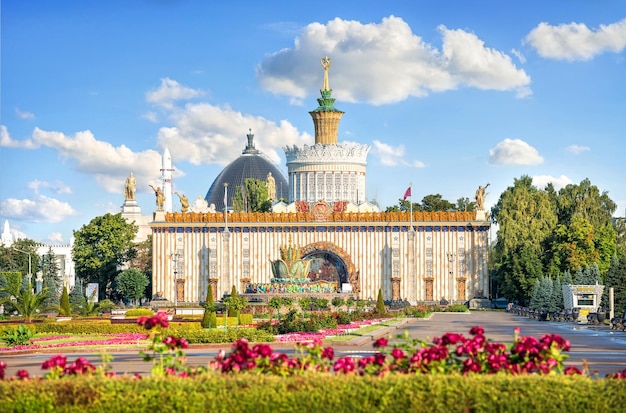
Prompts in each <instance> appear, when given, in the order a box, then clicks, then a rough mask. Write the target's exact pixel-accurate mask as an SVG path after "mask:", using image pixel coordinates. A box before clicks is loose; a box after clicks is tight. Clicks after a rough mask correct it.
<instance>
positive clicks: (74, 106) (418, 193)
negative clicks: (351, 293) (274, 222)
mask: <svg viewBox="0 0 626 413" xmlns="http://www.w3.org/2000/svg"><path fill="white" fill-rule="evenodd" d="M504 5H506V6H504ZM0 7H1V9H0V11H1V13H2V14H1V23H2V26H1V36H2V39H1V40H2V44H1V47H2V49H1V53H2V55H1V58H2V62H1V88H2V89H1V99H2V101H1V112H0V114H1V124H0V165H1V169H0V170H1V171H2V174H1V176H0V220H1V222H2V223H3V222H4V220H5V219H8V220H9V222H10V224H11V227H12V228H13V229H14V230H15V231H16V232H18V233H19V234H20V235H21V236H25V237H28V238H32V239H34V240H37V241H40V242H44V243H67V242H69V239H70V236H71V235H72V231H73V230H78V229H80V227H81V226H82V225H84V224H86V223H88V222H89V221H90V220H91V219H92V218H94V217H96V216H98V215H102V214H104V213H106V212H112V213H117V212H119V211H120V206H121V205H122V203H123V202H124V196H123V182H124V179H125V178H126V177H127V176H128V174H129V173H130V172H133V173H134V175H135V176H136V177H137V181H138V185H137V186H138V194H137V199H138V201H139V203H140V205H141V207H142V210H143V212H144V213H146V214H149V213H151V211H152V210H153V209H154V194H153V193H152V190H151V189H150V188H149V187H148V184H157V183H159V177H160V172H159V168H160V166H161V160H160V155H161V153H162V152H163V150H164V148H166V147H167V148H169V150H170V152H171V154H172V159H173V163H174V166H175V168H176V172H175V178H174V190H175V191H178V192H182V193H185V194H186V195H187V196H188V197H189V199H195V198H197V197H198V196H200V195H201V196H203V197H204V195H205V194H206V192H207V190H208V189H209V187H210V186H211V183H212V182H213V180H214V179H215V177H216V176H217V174H218V173H219V171H220V170H221V169H222V168H223V167H224V166H225V165H226V164H228V163H229V162H231V161H232V160H234V159H235V158H237V157H238V156H239V155H240V154H241V151H242V150H243V149H244V147H245V144H246V134H247V133H248V130H249V129H252V132H253V133H254V134H255V143H256V147H257V149H260V150H261V151H263V152H264V153H265V155H267V156H268V157H269V158H270V159H272V160H273V161H275V162H276V163H277V164H279V165H280V166H281V168H282V170H283V171H284V172H285V173H286V167H285V164H284V153H283V150H282V147H283V146H285V145H294V144H295V145H303V144H312V143H313V133H314V128H313V123H312V120H311V118H310V115H309V114H308V111H310V110H313V109H315V108H316V107H317V101H316V99H317V97H318V96H319V90H320V88H321V87H322V82H323V70H322V68H321V66H320V58H322V57H324V56H329V57H331V59H332V61H333V65H332V67H331V68H330V72H329V78H330V80H329V82H330V87H331V88H332V89H333V96H334V97H335V98H336V99H337V101H336V103H335V106H336V107H337V108H338V109H341V110H343V111H345V115H344V116H343V119H342V121H341V124H340V127H339V139H340V141H350V142H359V143H363V144H369V145H371V151H370V154H369V156H368V175H367V191H368V192H367V197H368V198H369V199H372V198H376V199H377V201H378V203H379V204H380V206H381V207H382V208H383V209H384V208H385V207H386V206H389V205H394V204H396V203H397V202H398V199H399V198H402V196H403V194H404V192H405V190H406V188H407V187H408V185H409V183H410V182H412V183H413V188H412V194H413V201H414V202H418V201H420V200H421V199H422V197H424V196H425V195H428V194H436V193H439V194H441V195H442V196H443V197H444V198H445V199H448V200H450V201H452V202H455V201H456V200H457V199H458V198H460V197H468V198H473V195H474V192H475V190H476V188H477V187H478V186H479V185H484V184H486V183H490V184H491V185H490V187H489V195H488V196H487V200H486V206H487V207H490V206H491V205H492V204H493V203H495V202H497V199H498V197H499V195H500V194H501V193H502V191H504V190H505V189H506V188H507V187H508V186H510V185H512V184H513V179H514V178H519V177H520V176H522V175H530V176H532V177H533V179H534V182H535V184H536V185H538V186H539V187H543V186H544V185H545V184H546V183H547V182H550V181H551V182H554V184H555V185H556V187H557V188H560V187H561V186H563V185H566V184H568V183H579V182H580V181H581V180H583V179H585V178H589V179H590V180H591V183H592V184H594V185H596V186H598V188H599V189H600V190H601V191H607V192H608V194H609V196H610V197H611V199H613V200H614V201H615V202H616V203H617V204H618V210H617V211H616V213H615V215H616V216H624V213H625V212H624V211H625V210H626V184H625V177H626V162H624V154H625V153H626V148H625V147H626V143H624V141H625V138H626V116H625V109H624V107H625V106H624V97H625V96H626V80H625V74H626V64H625V62H624V57H625V51H624V49H625V48H626V2H624V1H620V0H598V1H596V0H562V1H558V0H555V1H549V2H546V1H515V2H514V1H507V2H502V1H451V0H449V1H447V0H437V1H434V0H433V1H414V0H413V1H386V2H381V1H369V0H360V1H338V2H321V3H320V2H299V1H229V2H213V1H195V0H179V1H176V0H152V1H150V0H134V1H127V0H124V1H121V0H120V1H116V0H111V1H96V0H82V1H68V0H56V1H44V0H41V1H34V0H30V1H29V0H26V1H22V0H3V1H2V2H1V3H0ZM174 205H175V206H178V202H177V200H174Z"/></svg>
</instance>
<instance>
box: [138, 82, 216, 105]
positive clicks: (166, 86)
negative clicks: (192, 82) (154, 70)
mask: <svg viewBox="0 0 626 413" xmlns="http://www.w3.org/2000/svg"><path fill="white" fill-rule="evenodd" d="M202 95H204V92H203V91H201V90H195V89H192V88H190V87H186V86H182V85H181V84H180V83H178V82H177V81H175V80H172V79H170V78H167V77H166V78H163V79H161V86H159V87H158V88H157V89H155V90H152V91H150V92H148V93H146V100H147V101H148V102H150V103H154V104H157V105H163V106H166V107H169V106H171V104H172V102H174V101H178V100H188V99H193V98H195V97H198V96H202Z"/></svg>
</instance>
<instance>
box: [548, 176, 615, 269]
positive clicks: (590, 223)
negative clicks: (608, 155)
mask: <svg viewBox="0 0 626 413" xmlns="http://www.w3.org/2000/svg"><path fill="white" fill-rule="evenodd" d="M556 206H557V214H558V218H559V228H558V230H557V231H556V233H555V236H554V239H553V240H552V243H551V244H552V245H551V247H550V248H549V250H550V251H553V252H554V256H553V257H551V260H552V263H553V266H560V268H561V270H562V271H563V270H565V269H575V268H576V267H578V266H581V267H585V266H589V265H592V264H593V263H596V264H598V267H599V268H600V272H601V273H603V274H604V273H606V272H607V271H608V269H609V267H610V265H611V258H612V257H613V255H614V254H615V251H616V248H617V247H616V244H617V232H616V228H615V226H614V224H613V218H612V215H613V212H615V209H616V207H617V206H616V204H615V202H613V201H612V200H611V198H609V195H608V193H607V192H606V191H605V192H600V190H599V189H598V187H597V186H595V185H592V184H591V182H590V181H589V179H584V180H583V181H581V182H580V184H569V185H567V186H565V187H563V188H562V189H561V190H560V191H559V192H558V195H557V196H556Z"/></svg>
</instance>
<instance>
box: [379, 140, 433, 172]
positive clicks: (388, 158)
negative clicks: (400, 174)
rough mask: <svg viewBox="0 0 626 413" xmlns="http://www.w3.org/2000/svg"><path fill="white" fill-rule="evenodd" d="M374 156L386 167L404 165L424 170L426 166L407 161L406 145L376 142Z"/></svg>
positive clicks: (417, 162)
mask: <svg viewBox="0 0 626 413" xmlns="http://www.w3.org/2000/svg"><path fill="white" fill-rule="evenodd" d="M372 154H373V155H374V156H378V159H379V160H380V163H381V164H382V165H385V166H396V165H403V166H408V167H411V168H423V167H425V166H426V165H425V164H424V162H422V161H417V160H414V161H407V160H405V159H403V158H404V155H405V149H404V145H398V146H395V147H394V146H391V145H389V144H387V143H384V142H381V141H379V140H374V143H373V147H372Z"/></svg>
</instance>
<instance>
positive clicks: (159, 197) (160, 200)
mask: <svg viewBox="0 0 626 413" xmlns="http://www.w3.org/2000/svg"><path fill="white" fill-rule="evenodd" d="M148 186H149V187H150V188H152V190H153V191H154V196H155V197H156V206H157V209H159V210H162V209H163V204H164V203H165V195H163V190H162V189H161V188H159V187H156V188H155V187H154V186H152V185H148Z"/></svg>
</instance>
